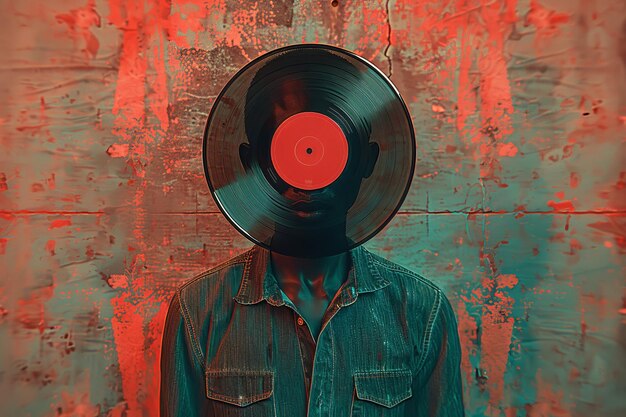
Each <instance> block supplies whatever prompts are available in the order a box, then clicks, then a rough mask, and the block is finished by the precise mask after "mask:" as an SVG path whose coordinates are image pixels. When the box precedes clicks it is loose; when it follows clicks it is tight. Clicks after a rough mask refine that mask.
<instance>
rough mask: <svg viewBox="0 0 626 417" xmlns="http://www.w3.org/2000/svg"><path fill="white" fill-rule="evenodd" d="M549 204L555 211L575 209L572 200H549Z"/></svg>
mask: <svg viewBox="0 0 626 417" xmlns="http://www.w3.org/2000/svg"><path fill="white" fill-rule="evenodd" d="M547 204H548V206H549V207H552V209H553V210H554V211H574V210H575V209H574V204H573V203H572V202H571V201H570V200H565V201H554V200H549V201H548V203H547Z"/></svg>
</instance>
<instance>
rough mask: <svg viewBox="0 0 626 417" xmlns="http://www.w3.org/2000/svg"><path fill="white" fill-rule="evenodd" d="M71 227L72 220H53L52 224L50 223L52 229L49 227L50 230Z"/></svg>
mask: <svg viewBox="0 0 626 417" xmlns="http://www.w3.org/2000/svg"><path fill="white" fill-rule="evenodd" d="M71 225H72V220H70V219H68V220H53V221H52V222H50V227H48V230H52V229H57V228H59V227H65V226H71Z"/></svg>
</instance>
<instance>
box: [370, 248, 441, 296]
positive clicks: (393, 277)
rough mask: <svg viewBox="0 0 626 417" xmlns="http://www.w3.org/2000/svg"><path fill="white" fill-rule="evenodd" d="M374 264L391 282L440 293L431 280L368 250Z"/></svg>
mask: <svg viewBox="0 0 626 417" xmlns="http://www.w3.org/2000/svg"><path fill="white" fill-rule="evenodd" d="M368 252H369V254H370V256H371V259H372V262H373V263H374V266H375V267H377V269H378V271H379V273H380V274H381V275H383V277H385V278H387V279H388V280H390V281H391V282H392V284H393V283H396V284H398V285H401V286H409V287H411V288H421V289H424V290H426V291H429V292H432V293H440V292H441V288H440V287H439V286H438V285H437V284H435V283H434V282H433V281H432V280H430V279H428V278H426V277H425V276H423V275H422V274H420V273H418V272H416V271H413V270H411V269H409V268H407V267H405V266H402V265H400V264H399V263H396V262H394V261H391V260H389V259H386V258H384V257H383V256H380V255H377V254H375V253H373V252H371V251H369V250H368Z"/></svg>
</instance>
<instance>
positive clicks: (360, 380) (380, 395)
mask: <svg viewBox="0 0 626 417" xmlns="http://www.w3.org/2000/svg"><path fill="white" fill-rule="evenodd" d="M412 379H413V378H412V375H411V371H409V370H408V369H389V370H376V371H358V372H355V373H354V387H355V388H356V396H357V397H358V398H359V399H361V400H367V401H372V402H375V403H376V404H380V405H383V406H385V407H389V408H390V407H393V406H395V405H397V404H398V403H401V402H402V401H404V400H406V399H407V398H410V397H411V395H413V393H412V391H411V381H412Z"/></svg>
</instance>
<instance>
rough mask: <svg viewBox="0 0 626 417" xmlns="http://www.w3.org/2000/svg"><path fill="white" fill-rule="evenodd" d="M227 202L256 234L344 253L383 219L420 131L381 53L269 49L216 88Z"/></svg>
mask: <svg viewBox="0 0 626 417" xmlns="http://www.w3.org/2000/svg"><path fill="white" fill-rule="evenodd" d="M203 162H204V170H205V174H206V178H207V182H208V184H209V188H210V189H211V194H212V195H213V197H214V199H215V201H216V203H217V206H218V207H219V208H220V210H221V211H222V212H223V213H224V215H225V216H226V217H227V219H228V220H229V221H230V222H231V223H232V224H233V226H234V227H235V228H236V229H237V230H238V231H239V232H240V233H242V234H243V235H244V236H246V237H247V238H248V239H250V240H251V241H252V242H254V243H255V244H258V245H260V246H262V247H264V248H266V249H270V250H272V251H275V252H278V253H281V254H284V255H289V256H300V257H321V256H330V255H335V254H338V253H340V252H343V251H347V250H350V249H352V248H354V247H355V246H358V245H360V244H362V243H364V242H366V241H367V240H369V239H370V238H372V237H373V236H374V235H376V233H378V232H379V231H380V230H382V229H383V228H384V226H385V225H386V224H387V223H388V222H389V221H390V220H391V219H392V217H393V216H394V214H395V213H396V212H397V211H398V209H399V208H400V206H401V204H402V202H403V201H404V199H405V197H406V194H407V192H408V189H409V186H410V184H411V179H412V177H413V170H414V166H415V134H414V130H413V125H412V123H411V117H410V114H409V112H408V109H407V107H406V105H405V103H404V101H403V100H402V97H401V96H400V94H399V93H398V91H397V90H396V88H395V87H394V86H393V84H392V83H391V81H390V80H389V79H388V78H387V77H386V76H385V75H384V74H383V73H382V72H381V71H380V70H379V69H377V68H376V67H375V66H374V65H373V64H372V63H370V62H368V61H367V60H366V59H364V58H362V57H359V56H358V55H356V54H354V53H352V52H350V51H347V50H344V49H341V48H337V47H334V46H330V45H323V44H299V45H291V46H287V47H284V48H279V49H276V50H273V51H271V52H268V53H266V54H264V55H262V56H260V57H258V58H256V59H254V60H253V61H251V62H250V63H248V64H247V65H246V66H244V67H243V68H242V69H241V70H239V71H238V72H237V73H236V74H235V75H234V76H233V78H232V79H231V80H230V81H229V82H228V83H227V84H226V86H225V87H224V88H223V90H222V91H221V93H220V94H219V96H218V97H217V99H216V101H215V103H214V104H213V107H212V108H211V112H210V114H209V117H208V120H207V125H206V129H205V133H204V143H203Z"/></svg>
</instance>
